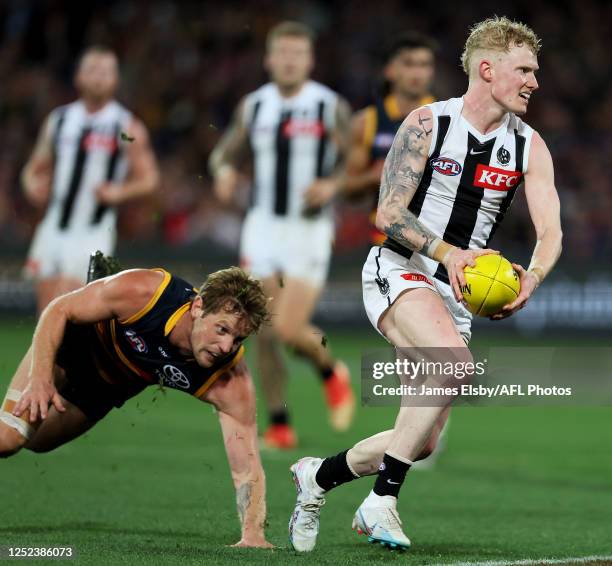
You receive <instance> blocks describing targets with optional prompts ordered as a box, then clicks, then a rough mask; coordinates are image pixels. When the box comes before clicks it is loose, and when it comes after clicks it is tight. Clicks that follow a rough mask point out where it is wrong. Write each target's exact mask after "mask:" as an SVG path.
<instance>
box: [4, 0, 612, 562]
mask: <svg viewBox="0 0 612 566" xmlns="http://www.w3.org/2000/svg"><path fill="white" fill-rule="evenodd" d="M495 13H497V14H500V15H501V14H504V15H508V16H510V17H513V18H516V19H520V20H523V21H525V22H526V23H528V24H530V25H531V26H533V27H534V29H535V30H536V32H537V33H538V34H539V35H540V37H541V38H542V41H543V50H542V53H541V56H540V59H539V62H540V67H541V70H540V72H539V73H538V80H539V82H540V90H539V91H538V93H537V94H536V95H535V97H534V98H533V99H532V101H531V103H530V108H529V113H528V117H527V119H528V122H529V123H530V124H531V125H533V126H534V127H535V128H536V129H537V130H539V131H540V133H541V134H542V135H543V137H544V138H545V140H546V141H547V143H548V145H549V147H550V149H551V152H552V154H553V158H554V161H555V167H556V184H557V188H558V190H559V193H560V197H561V202H562V211H563V229H564V235H565V238H564V253H563V256H562V259H561V261H560V263H559V265H558V268H557V269H556V270H555V272H554V274H553V275H552V276H551V277H550V279H549V280H547V281H546V284H545V285H544V286H543V288H542V289H540V290H539V291H538V293H537V294H536V295H535V296H534V298H533V300H532V301H531V302H530V304H529V306H528V308H527V309H525V310H524V311H522V312H521V313H520V314H519V315H518V316H517V317H513V319H510V320H509V321H507V322H505V323H503V324H497V325H495V324H492V323H489V322H488V321H478V322H477V324H476V332H475V336H476V338H475V341H476V343H477V344H478V345H482V344H485V345H504V344H508V343H511V344H513V345H524V346H525V347H528V346H529V345H545V344H550V345H555V346H558V347H561V348H562V347H563V346H564V345H568V344H571V345H584V346H605V345H609V339H610V335H611V332H610V331H611V329H612V271H611V270H610V265H609V259H610V256H611V254H612V223H611V222H610V218H611V217H612V186H611V185H612V182H611V180H610V175H609V173H608V172H609V171H610V169H611V165H612V163H611V161H612V136H611V132H612V82H611V80H610V77H612V72H611V70H612V69H611V65H612V63H611V60H610V57H609V53H610V48H611V47H612V40H611V39H610V36H609V34H608V26H609V22H610V21H612V4H610V3H609V2H604V1H601V2H598V1H595V0H585V1H576V2H557V3H552V2H538V1H533V0H530V1H527V0H520V1H513V2H510V1H508V2H505V1H496V2H490V3H487V4H486V5H483V3H461V7H460V9H458V6H457V4H454V3H450V2H438V3H436V4H435V7H434V8H432V5H431V4H430V3H424V2H414V3H406V2H401V1H399V0H397V1H392V0H385V1H380V2H365V1H361V0H358V1H354V2H339V1H335V2H333V1H332V2H323V1H320V2H317V1H297V0H296V1H292V2H283V3H280V2H274V1H272V0H260V1H258V2H223V3H221V2H168V1H155V2H153V1H146V0H138V1H131V0H123V1H101V0H98V1H95V0H93V1H89V2H83V3H75V2H68V1H66V2H62V1H60V0H48V1H44V0H40V1H35V0H31V1H26V0H24V1H19V0H5V1H3V2H0V351H1V352H2V356H1V360H0V385H1V386H2V387H4V386H5V385H6V383H8V380H9V379H10V375H11V374H12V371H13V370H14V368H15V366H16V364H17V361H18V356H19V355H20V354H21V352H23V351H24V349H25V347H26V346H27V343H28V339H29V335H30V333H31V329H32V327H33V318H32V312H33V304H34V303H33V295H32V292H31V288H30V287H29V286H28V284H26V283H24V282H23V281H21V279H20V268H21V265H22V263H23V259H24V257H25V253H26V250H27V246H28V243H29V238H30V236H31V233H32V229H33V227H34V225H35V222H36V220H37V219H38V218H39V216H38V214H39V213H38V212H37V211H35V210H34V209H32V208H31V207H30V206H29V205H28V204H27V203H26V202H25V200H24V198H23V196H22V195H21V193H20V187H19V182H18V176H19V172H20V169H21V167H22V166H23V164H24V163H25V160H26V159H27V157H28V155H29V152H30V150H31V148H32V145H33V142H34V140H35V137H36V133H37V131H38V128H39V126H40V124H41V121H42V119H43V117H44V116H45V115H46V114H47V113H48V112H49V110H50V109H52V108H53V107H55V106H58V105H60V104H64V103H66V102H68V101H70V100H72V99H73V97H74V91H73V89H72V85H71V77H72V72H73V70H74V67H73V65H74V61H75V59H76V57H77V56H78V54H79V52H80V51H81V50H82V48H83V47H84V46H86V45H88V44H91V43H102V44H105V45H109V46H110V47H112V48H114V49H115V50H116V51H117V53H118V55H119V57H120V60H121V72H122V84H121V90H120V95H119V98H120V100H122V101H123V102H125V104H126V105H127V106H128V107H129V108H130V109H132V110H133V111H134V112H135V113H136V114H137V115H139V116H140V117H141V118H142V119H143V120H144V122H145V123H146V124H147V126H148V127H149V129H150V131H151V133H152V138H153V143H154V146H155V150H156V153H157V156H158V159H159V161H160V166H161V171H162V189H161V191H160V192H159V195H158V196H157V197H156V198H155V199H152V200H151V201H149V202H146V203H140V204H138V205H130V206H129V207H125V208H124V209H123V210H122V211H121V234H122V240H121V243H120V246H119V256H120V258H121V260H122V262H123V263H124V265H126V266H150V265H158V264H161V265H164V266H167V267H169V268H171V269H173V270H176V271H177V272H178V273H180V274H182V275H185V276H187V277H191V278H192V279H194V282H196V281H197V280H199V279H201V278H202V276H203V274H204V273H206V272H208V271H211V270H213V269H215V268H217V267H221V266H225V265H228V264H230V263H235V262H236V255H237V254H236V244H237V238H238V233H239V226H240V218H241V213H242V211H241V207H240V206H238V207H236V209H232V210H227V209H221V208H220V207H219V205H217V204H216V203H215V201H214V200H213V198H212V192H211V182H210V177H209V176H208V173H207V171H206V160H207V157H208V155H209V153H210V150H211V149H212V147H213V146H214V144H215V142H216V140H217V139H218V137H219V135H220V132H221V131H222V130H223V128H224V127H225V125H226V124H227V122H228V120H229V116H230V114H231V111H232V109H233V107H234V105H235V103H236V102H237V101H238V100H239V99H240V97H241V96H242V95H244V94H245V93H247V92H249V91H250V90H253V89H254V88H256V87H257V86H258V85H260V84H261V83H262V82H263V81H264V80H265V74H264V72H263V70H262V67H261V58H262V52H263V46H264V40H265V35H266V32H267V30H268V29H269V28H270V27H271V26H272V25H274V24H275V23H276V22H278V21H280V20H283V19H297V20H300V21H303V22H305V23H308V24H310V25H311V26H313V27H314V28H315V29H316V30H317V33H318V42H317V49H316V52H317V67H316V71H315V73H314V78H315V79H317V80H320V81H322V82H324V83H326V84H328V85H330V86H331V87H332V88H334V89H336V90H337V91H339V92H340V93H342V94H343V95H344V96H346V97H347V99H348V100H349V101H350V102H351V104H352V106H353V108H354V109H355V110H357V109H359V108H361V107H363V106H364V105H366V104H367V103H369V102H370V101H371V100H372V97H373V95H374V94H375V92H376V89H377V88H379V87H380V63H381V61H380V58H379V55H380V52H381V47H382V45H383V43H384V40H385V39H386V38H388V37H389V36H390V35H392V34H393V33H394V32H396V31H401V30H404V29H408V28H415V29H418V30H421V31H424V32H427V33H430V34H431V35H433V36H434V37H435V39H436V40H437V41H438V42H439V44H440V52H439V54H438V61H437V72H436V80H435V84H434V89H433V92H434V94H435V95H436V97H438V98H440V99H444V98H448V97H450V96H456V95H458V94H459V93H462V92H463V91H464V90H465V87H466V78H465V76H464V75H463V73H462V71H461V69H460V67H459V55H460V52H461V49H462V45H463V42H464V40H465V36H466V32H467V29H468V27H469V26H470V25H471V24H472V23H474V22H476V21H479V20H481V19H483V18H485V17H488V16H490V15H492V14H495ZM247 193H248V187H247V186H245V187H244V190H243V191H242V196H243V198H242V202H243V203H245V202H246V197H247ZM365 222H366V208H365V207H362V206H359V205H350V206H349V205H342V206H341V207H340V208H339V210H338V226H339V229H338V237H337V245H336V256H335V259H334V263H333V267H332V274H331V279H330V284H329V287H328V289H327V290H326V293H325V296H324V298H323V300H322V302H321V305H320V307H319V309H318V312H317V318H318V319H319V321H320V322H321V323H323V324H325V325H326V328H329V329H330V338H331V340H330V342H331V344H332V345H333V346H335V348H336V350H337V351H338V353H339V354H341V355H342V356H343V357H345V358H346V359H347V360H348V361H349V364H350V366H351V368H352V370H353V373H354V374H355V376H357V375H358V373H359V363H360V354H361V352H362V351H363V350H364V349H367V348H370V347H376V346H380V345H381V341H380V340H379V338H377V337H376V335H375V334H374V332H373V331H372V330H371V328H369V326H368V324H367V322H366V320H365V317H364V315H363V309H362V306H361V298H360V286H359V273H360V270H361V264H362V261H363V258H364V257H365V253H366V250H367V247H368V246H367V241H366V233H367V231H366V230H365V229H364V225H365ZM494 244H495V247H497V248H499V249H501V250H502V251H503V253H504V254H505V255H506V256H508V257H510V258H512V259H514V260H517V261H520V262H523V263H525V264H526V263H527V262H528V253H529V250H530V249H531V245H532V244H533V229H532V227H531V225H530V223H529V218H528V214H527V209H526V204H525V202H524V199H523V198H521V197H520V196H519V197H517V199H516V201H515V203H514V205H513V207H512V210H511V212H510V214H509V215H508V217H507V220H506V222H505V224H504V226H503V228H502V229H501V230H500V231H499V232H498V234H497V235H496V239H495V241H494ZM291 364H292V365H291V366H290V367H291V371H292V375H293V377H294V378H295V379H294V380H293V381H292V385H291V391H290V394H291V399H290V400H291V402H292V405H293V406H294V407H295V421H296V425H297V426H298V431H299V432H300V434H301V440H302V446H301V448H300V449H299V450H297V451H295V452H294V453H289V454H266V455H264V465H265V467H266V470H267V473H268V477H269V480H270V488H269V491H270V516H269V524H270V526H269V529H268V532H269V536H270V539H271V540H272V542H274V543H275V544H277V545H280V546H281V547H283V546H286V543H285V541H286V539H285V529H286V526H285V523H286V519H287V518H288V515H289V511H290V509H291V506H292V499H293V492H292V488H291V485H290V483H289V481H288V476H287V472H286V469H287V466H288V465H289V464H290V463H291V462H292V461H293V460H294V459H295V458H296V457H297V456H299V455H302V454H304V453H307V452H312V453H315V454H326V453H331V452H335V451H337V450H338V449H340V448H342V447H344V445H346V444H350V443H352V442H353V441H355V440H356V439H358V438H360V437H362V436H366V435H368V434H370V433H372V432H374V431H376V430H379V429H383V428H387V427H389V426H390V424H391V423H392V421H393V411H392V410H386V409H362V410H361V411H360V413H359V415H358V417H359V419H358V424H357V425H356V427H355V429H353V430H352V431H351V432H350V433H348V434H346V435H343V436H336V435H332V434H331V432H330V431H329V429H328V428H327V426H326V425H325V416H324V412H323V409H322V407H321V403H320V401H319V396H320V394H319V391H318V390H317V387H316V385H315V384H314V380H313V379H312V376H311V375H310V374H309V373H308V371H307V369H306V367H305V366H303V365H301V364H300V363H299V362H295V361H292V362H291ZM355 379H357V378H355ZM172 393H173V392H170V393H168V394H167V395H164V394H163V393H160V392H159V391H155V392H149V393H148V394H147V396H145V397H144V398H143V399H141V400H140V401H138V402H134V403H131V404H130V405H129V406H128V407H126V409H125V410H124V411H122V412H120V413H119V412H117V413H116V414H115V415H113V418H112V419H109V420H108V421H107V422H105V423H103V424H101V425H100V427H99V429H96V430H95V431H92V432H91V433H89V434H87V435H86V437H84V438H83V439H80V440H78V441H77V442H76V443H74V444H72V445H70V446H66V447H64V448H62V449H61V450H60V451H58V452H57V453H54V454H51V455H49V456H44V457H40V456H39V457H34V456H32V455H30V454H22V455H20V456H19V457H18V458H15V459H12V460H8V461H6V462H4V461H3V462H1V463H0V478H1V481H2V488H3V489H2V491H3V493H4V497H3V505H2V506H0V545H2V544H23V545H25V544H42V543H44V544H69V543H72V544H75V545H77V547H78V549H79V553H80V554H79V562H82V563H91V564H105V563H113V564H118V563H126V564H127V563H129V564H136V563H141V562H142V563H144V562H147V561H149V562H150V561H151V560H154V557H155V556H157V555H159V556H161V557H165V558H166V560H167V561H169V562H172V563H175V562H176V563H185V564H187V563H196V562H198V563H201V562H202V560H203V559H204V560H206V559H209V560H211V561H218V562H221V561H225V560H232V559H234V558H235V556H236V555H238V556H239V557H240V559H244V560H248V561H253V562H261V563H264V562H266V561H268V560H270V558H269V557H265V556H262V555H261V554H257V553H252V552H248V551H240V552H238V553H236V551H232V550H229V549H226V548H223V547H222V546H220V545H224V544H229V543H231V542H235V540H237V535H238V531H237V523H236V519H235V511H234V507H233V496H232V488H231V484H230V481H229V478H228V474H227V465H226V463H225V461H224V456H223V451H222V447H221V443H220V439H219V437H218V432H217V430H216V429H217V425H216V423H215V418H214V416H212V415H210V411H209V410H208V409H205V410H204V411H202V409H203V407H201V406H200V405H198V404H197V403H194V402H193V401H192V400H191V399H184V398H183V396H180V395H178V396H174V395H172ZM203 413H204V415H203ZM609 417H610V412H609V408H607V407H606V408H595V407H588V408H584V407H582V408H572V409H569V408H565V409H555V408H550V409H546V411H543V410H541V409H535V408H523V409H506V410H503V409H502V410H499V409H497V410H494V409H477V410H474V409H472V410H470V409H460V410H459V411H457V416H456V417H455V419H454V421H453V427H452V429H451V433H450V438H449V446H448V449H447V451H446V452H445V453H444V454H443V455H442V456H441V458H440V461H439V463H438V464H437V466H436V468H435V469H434V470H433V471H431V472H429V473H427V474H425V473H424V474H420V475H417V477H416V478H415V479H414V481H413V483H412V484H411V486H410V488H407V489H406V490H405V492H406V495H405V496H403V498H402V501H401V504H400V507H401V508H402V507H403V508H404V509H405V511H402V513H403V515H402V516H404V517H405V520H406V522H407V523H408V527H407V528H408V532H409V533H410V534H414V538H415V542H417V546H416V548H415V549H414V552H413V553H412V554H410V555H409V556H406V557H404V558H402V560H403V561H408V562H412V563H432V562H454V561H457V560H478V559H485V558H486V559H495V560H508V559H512V558H527V557H555V556H557V557H566V556H588V555H608V556H609V555H612V543H611V542H610V537H609V525H610V524H612V515H611V511H610V509H611V508H612V505H611V504H612V499H610V497H611V496H610V493H612V490H611V489H610V488H611V487H612V484H611V483H610V477H611V476H612V474H610V472H611V471H612V457H611V456H610V451H609V446H610V442H611V441H612V436H611V434H612V431H611V427H610V426H609ZM277 486H278V487H277ZM365 489H366V486H364V485H363V483H362V484H361V485H360V486H358V485H357V484H356V485H351V486H348V487H347V489H346V496H345V498H344V499H343V496H338V495H337V494H334V495H333V496H332V497H330V500H331V501H330V504H329V506H328V508H326V509H325V510H324V514H323V521H324V526H327V527H328V528H329V530H328V531H326V532H325V531H324V534H323V535H322V538H321V545H320V546H321V549H320V550H318V551H317V553H316V554H315V555H314V556H313V557H312V558H313V559H314V561H316V562H317V563H323V562H327V561H329V562H330V563H332V562H333V563H338V562H345V563H350V562H357V561H359V562H361V561H363V560H369V561H372V562H376V561H377V560H387V561H388V560H398V559H399V558H398V557H395V556H394V555H393V556H391V555H384V554H380V551H377V550H376V549H370V548H369V547H367V546H365V545H363V544H362V545H360V546H356V542H357V541H353V539H352V538H351V533H350V531H349V532H348V533H347V532H346V531H347V529H346V524H347V523H348V524H350V516H351V513H352V511H353V509H354V507H355V506H356V505H357V504H358V503H359V500H360V497H361V496H362V495H363V493H362V492H363V491H364V490H365ZM413 495H414V497H413ZM409 510H410V511H409ZM340 524H342V525H344V528H341V527H340ZM360 542H363V541H360ZM277 552H279V553H281V554H276V556H275V557H274V559H275V560H277V561H280V562H286V561H289V560H292V559H293V557H292V555H291V554H289V553H288V551H285V550H282V548H281V550H279V551H277Z"/></svg>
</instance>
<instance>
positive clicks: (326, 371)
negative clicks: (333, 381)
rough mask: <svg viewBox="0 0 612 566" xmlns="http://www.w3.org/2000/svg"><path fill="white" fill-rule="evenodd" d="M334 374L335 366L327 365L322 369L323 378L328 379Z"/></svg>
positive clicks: (323, 379)
mask: <svg viewBox="0 0 612 566" xmlns="http://www.w3.org/2000/svg"><path fill="white" fill-rule="evenodd" d="M332 375H334V368H333V367H326V368H323V369H322V370H321V380H322V381H327V380H328V379H329V378H330V377H331V376H332Z"/></svg>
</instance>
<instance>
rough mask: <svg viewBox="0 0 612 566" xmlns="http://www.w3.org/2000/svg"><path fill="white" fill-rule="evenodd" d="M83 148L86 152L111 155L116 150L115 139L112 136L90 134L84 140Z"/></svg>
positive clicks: (96, 133) (97, 133)
mask: <svg viewBox="0 0 612 566" xmlns="http://www.w3.org/2000/svg"><path fill="white" fill-rule="evenodd" d="M83 146H84V147H85V149H86V150H87V151H92V150H96V149H99V150H102V151H107V152H108V153H112V152H113V151H115V150H116V149H117V139H116V138H115V137H114V136H109V135H107V134H102V133H99V132H91V133H90V134H89V135H88V136H87V137H86V138H85V139H84V140H83Z"/></svg>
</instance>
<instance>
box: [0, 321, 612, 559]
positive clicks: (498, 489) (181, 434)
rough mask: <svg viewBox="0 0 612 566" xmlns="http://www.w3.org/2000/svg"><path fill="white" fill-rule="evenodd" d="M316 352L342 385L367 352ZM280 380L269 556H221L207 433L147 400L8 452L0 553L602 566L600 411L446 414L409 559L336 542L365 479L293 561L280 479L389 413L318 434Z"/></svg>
mask: <svg viewBox="0 0 612 566" xmlns="http://www.w3.org/2000/svg"><path fill="white" fill-rule="evenodd" d="M30 333H31V324H30V323H21V324H20V325H18V323H17V322H11V321H6V322H5V323H4V324H1V325H0V343H1V344H2V352H3V353H2V359H1V360H0V385H1V386H2V389H3V390H4V388H5V387H6V384H7V383H8V381H9V380H10V377H11V375H12V371H13V370H14V368H15V366H16V365H17V362H18V359H19V356H20V355H21V354H22V353H23V351H24V350H25V348H26V346H27V343H28V339H29V335H30ZM512 341H513V345H517V344H521V343H523V341H522V340H521V339H520V338H518V337H514V338H513V340H512ZM529 342H530V343H533V340H530V341H529ZM489 343H492V341H491V339H489V341H488V342H487V344H489ZM568 343H571V344H575V343H576V341H575V338H573V337H572V338H571V340H569V339H568ZM589 343H592V340H591V341H590V342H589ZM330 344H331V345H332V347H333V348H334V350H335V352H336V353H338V354H339V355H340V356H342V357H344V358H345V359H346V360H347V361H348V362H349V365H350V366H351V369H352V370H353V372H354V375H356V376H357V375H358V369H359V363H360V360H359V353H360V351H361V350H363V349H365V348H371V347H380V346H381V344H382V342H381V340H380V339H378V338H377V337H376V336H375V335H374V334H373V333H371V332H368V331H367V329H366V330H364V331H363V332H356V333H353V334H346V333H344V334H338V333H336V334H332V335H331V336H330ZM251 350H252V347H251ZM250 355H251V354H250ZM291 374H292V381H291V387H290V405H291V407H292V409H293V417H294V423H295V425H296V427H297V429H298V432H299V434H300V441H301V445H300V448H299V449H298V450H296V451H294V452H290V453H264V454H263V461H264V466H265V469H266V473H267V477H268V522H269V526H268V529H267V534H268V538H269V540H270V541H271V542H273V543H274V544H275V545H277V549H276V550H274V551H257V550H242V549H240V550H239V549H233V548H228V547H227V546H226V545H229V544H232V543H234V542H236V541H237V540H238V538H239V528H238V520H237V514H236V511H235V506H234V493H233V488H232V485H231V480H230V477H229V472H228V465H227V461H226V459H225V454H224V451H223V445H222V441H221V437H220V434H219V430H218V424H217V420H216V417H215V415H214V414H213V412H212V410H211V408H210V407H209V406H207V405H204V404H202V403H200V402H198V401H196V400H194V399H192V398H190V397H188V396H186V395H182V394H181V393H178V392H175V391H169V392H168V393H167V394H165V395H163V394H161V393H159V392H156V391H154V390H151V391H146V392H145V393H143V394H142V395H141V396H140V397H139V398H137V399H134V400H132V401H131V402H129V403H128V404H127V405H126V406H125V407H124V409H122V410H121V411H113V412H112V413H111V414H110V415H109V417H108V418H107V419H106V420H105V421H103V422H101V423H100V424H99V425H98V426H97V427H96V428H95V429H93V430H91V431H90V432H89V433H87V434H86V435H85V436H84V437H82V438H80V439H78V440H76V441H74V442H72V443H70V444H68V445H66V446H64V447H62V448H60V449H58V450H57V451H55V452H53V453H50V454H44V455H35V454H31V453H28V452H25V451H24V452H22V453H20V454H19V455H17V456H16V457H14V458H11V459H8V460H2V461H0V488H1V493H2V502H1V505H0V545H17V546H33V545H34V546H43V545H68V544H70V545H73V546H75V547H76V549H77V553H78V558H77V560H76V561H75V562H73V563H78V564H130V565H138V564H162V563H169V564H202V563H215V564H225V563H231V562H234V563H235V562H237V561H244V562H248V563H253V564H268V563H272V562H273V561H274V562H276V563H280V564H286V563H291V564H294V563H295V564H312V563H316V564H363V563H372V564H379V563H381V564H382V563H388V562H401V563H403V564H404V563H405V564H433V563H452V562H458V561H477V560H514V559H516V560H518V559H524V558H544V557H548V558H550V557H569V556H589V555H612V536H611V533H612V531H611V525H612V473H611V472H612V452H611V451H610V446H611V445H612V427H611V426H610V416H611V411H610V409H609V408H607V407H603V408H602V407H582V408H551V407H547V408H541V407H540V408H538V407H522V408H482V407H480V408H472V407H466V408H458V409H456V410H455V411H454V414H453V417H452V423H451V427H450V430H449V436H448V445H447V448H446V450H445V451H444V452H443V453H442V454H441V456H440V458H439V460H438V462H437V464H436V466H435V468H434V469H433V470H431V471H428V472H411V473H410V474H409V477H408V480H407V482H406V484H405V486H404V488H403V490H402V493H401V497H400V503H399V508H400V512H401V515H402V518H403V520H404V524H405V527H406V531H407V533H408V534H409V536H410V537H411V539H412V540H413V545H414V546H413V548H412V549H411V550H410V551H409V552H407V553H404V554H397V553H391V552H389V551H386V550H384V549H382V548H380V547H375V546H372V545H368V544H367V543H366V541H365V538H364V537H358V536H357V535H355V534H354V533H353V532H352V531H351V530H350V524H351V518H352V514H353V512H354V510H355V509H356V507H357V506H358V505H359V503H360V501H361V499H362V498H363V497H364V496H365V495H366V494H367V492H368V491H369V489H370V488H371V486H372V483H373V480H372V478H366V479H363V480H360V481H356V482H353V483H352V484H348V485H346V486H343V487H342V488H340V489H338V490H337V491H336V492H332V493H331V494H330V495H329V497H328V503H327V505H326V506H325V508H324V509H323V513H322V519H321V523H322V530H321V534H320V538H319V543H318V546H317V549H316V550H315V551H314V552H313V553H312V554H310V555H307V556H303V555H296V554H295V553H294V552H292V551H291V550H289V546H288V541H287V521H288V518H289V515H290V513H291V510H292V508H293V504H294V498H295V493H294V489H293V485H292V482H291V481H290V476H289V473H288V467H289V465H290V464H291V463H292V462H293V461H295V460H296V459H297V458H298V457H300V456H302V455H308V454H310V455H328V454H333V453H336V452H338V451H339V450H341V449H344V448H346V447H349V446H350V445H351V444H353V443H354V442H355V441H356V440H359V439H360V438H362V437H365V436H368V435H370V434H373V433H375V432H377V431H379V430H383V429H386V428H390V427H391V426H392V424H393V420H394V416H395V411H394V410H393V409H391V408H384V409H382V408H367V409H361V410H360V412H359V413H358V416H357V422H356V425H355V426H354V428H353V429H352V430H351V431H350V432H349V433H346V434H336V433H333V432H332V431H331V430H330V429H329V427H328V426H327V423H326V415H325V410H324V407H323V405H322V402H321V399H322V397H321V391H320V387H319V386H318V384H317V382H316V380H315V379H314V378H313V376H312V374H311V372H310V370H309V369H308V367H307V366H306V365H305V364H303V363H301V362H298V361H295V360H292V361H291ZM262 422H263V421H262Z"/></svg>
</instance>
